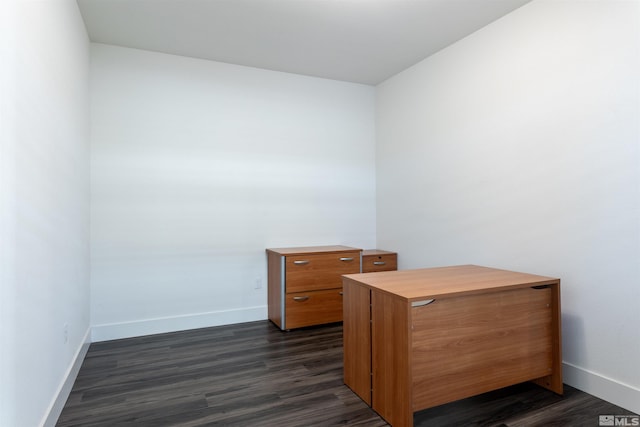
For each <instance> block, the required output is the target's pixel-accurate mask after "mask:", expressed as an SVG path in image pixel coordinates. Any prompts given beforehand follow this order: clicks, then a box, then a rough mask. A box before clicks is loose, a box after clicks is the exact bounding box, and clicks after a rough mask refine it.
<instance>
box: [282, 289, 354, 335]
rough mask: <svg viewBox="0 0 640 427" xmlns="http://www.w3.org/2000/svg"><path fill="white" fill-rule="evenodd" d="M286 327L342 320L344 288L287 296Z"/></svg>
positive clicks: (299, 326)
mask: <svg viewBox="0 0 640 427" xmlns="http://www.w3.org/2000/svg"><path fill="white" fill-rule="evenodd" d="M285 300H286V301H285V306H286V310H287V321H286V326H285V328H286V329H293V328H301V327H303V326H310V325H320V324H323V323H333V322H341V321H342V288H341V287H340V288H336V289H328V290H323V291H311V292H299V293H295V294H287V295H286V296H285Z"/></svg>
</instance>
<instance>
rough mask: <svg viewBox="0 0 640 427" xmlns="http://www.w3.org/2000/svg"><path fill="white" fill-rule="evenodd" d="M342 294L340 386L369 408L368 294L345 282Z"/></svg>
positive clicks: (369, 330) (369, 346)
mask: <svg viewBox="0 0 640 427" xmlns="http://www.w3.org/2000/svg"><path fill="white" fill-rule="evenodd" d="M343 292H344V303H343V304H344V315H343V318H344V322H343V335H344V338H343V344H344V354H345V356H344V383H345V384H346V385H347V386H348V387H349V388H350V389H351V390H353V392H354V393H356V394H357V395H358V396H360V398H361V399H362V400H364V401H365V402H366V403H367V404H368V405H371V326H370V319H371V297H370V293H371V291H369V289H368V288H365V287H364V286H360V285H358V284H356V283H353V282H350V283H349V282H347V281H345V283H344V286H343Z"/></svg>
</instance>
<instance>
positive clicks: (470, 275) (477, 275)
mask: <svg viewBox="0 0 640 427" xmlns="http://www.w3.org/2000/svg"><path fill="white" fill-rule="evenodd" d="M348 277H349V278H351V279H352V280H356V281H359V282H361V283H363V284H364V285H366V286H369V287H372V288H376V289H379V290H380V291H382V292H389V293H392V294H394V295H398V296H400V297H402V298H405V299H406V300H408V301H415V300H420V299H426V298H451V297H455V296H458V295H461V294H472V293H485V292H487V290H490V289H495V290H506V289H510V288H519V287H520V288H522V287H530V286H537V285H553V284H559V283H560V280H559V279H557V278H553V277H546V276H538V275H535V274H527V273H519V272H515V271H508V270H500V269H495V268H488V267H481V266H477V265H458V266H452V267H438V268H423V269H415V270H398V271H387V272H381V273H361V274H350V275H348ZM416 284H419V286H416Z"/></svg>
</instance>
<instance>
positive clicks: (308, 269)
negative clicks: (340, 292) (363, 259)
mask: <svg viewBox="0 0 640 427" xmlns="http://www.w3.org/2000/svg"><path fill="white" fill-rule="evenodd" d="M359 272H360V252H359V251H353V252H340V253H328V254H302V255H291V256H287V257H286V261H285V277H286V279H285V281H286V293H287V294H289V293H295V292H304V291H314V290H321V289H332V288H342V278H341V276H342V275H343V274H353V273H359Z"/></svg>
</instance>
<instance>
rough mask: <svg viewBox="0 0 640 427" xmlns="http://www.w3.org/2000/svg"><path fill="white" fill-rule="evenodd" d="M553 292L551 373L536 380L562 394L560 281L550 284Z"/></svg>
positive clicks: (539, 383) (540, 384) (537, 382)
mask: <svg viewBox="0 0 640 427" xmlns="http://www.w3.org/2000/svg"><path fill="white" fill-rule="evenodd" d="M549 289H550V292H551V345H552V352H551V357H552V360H551V374H550V375H548V376H545V377H542V378H538V379H536V380H534V382H535V383H536V384H538V385H539V386H542V387H544V388H547V389H549V390H551V391H553V392H556V393H558V394H562V323H561V322H562V320H561V319H562V309H561V301H560V281H559V280H558V283H557V284H552V285H549Z"/></svg>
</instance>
